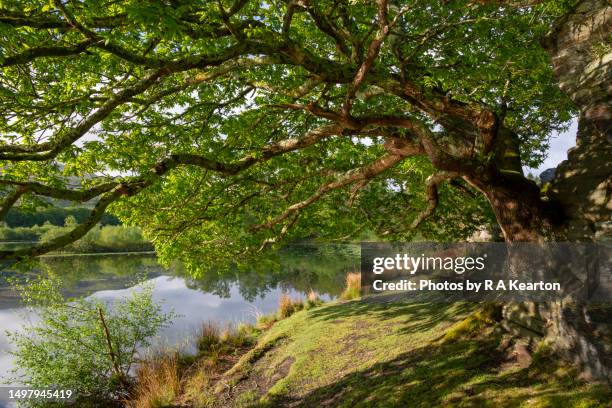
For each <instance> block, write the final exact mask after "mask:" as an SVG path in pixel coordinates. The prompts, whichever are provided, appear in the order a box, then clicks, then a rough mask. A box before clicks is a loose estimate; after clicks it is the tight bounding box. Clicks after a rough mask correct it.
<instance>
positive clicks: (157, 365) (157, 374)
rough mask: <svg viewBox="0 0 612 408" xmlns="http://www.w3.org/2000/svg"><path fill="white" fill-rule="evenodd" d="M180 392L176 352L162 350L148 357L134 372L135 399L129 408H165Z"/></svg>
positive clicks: (129, 404)
mask: <svg viewBox="0 0 612 408" xmlns="http://www.w3.org/2000/svg"><path fill="white" fill-rule="evenodd" d="M180 391H181V378H180V369H179V356H178V353H177V352H176V351H172V350H164V351H159V352H156V353H155V354H153V355H151V356H148V358H147V359H145V360H144V361H143V362H142V363H140V364H139V366H138V369H137V370H136V386H135V388H134V395H135V398H133V399H132V401H130V402H129V403H128V406H129V407H130V408H155V407H166V406H169V405H170V404H172V402H173V401H174V400H175V399H176V397H177V396H178V395H179V393H180Z"/></svg>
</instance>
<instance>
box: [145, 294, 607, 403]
mask: <svg viewBox="0 0 612 408" xmlns="http://www.w3.org/2000/svg"><path fill="white" fill-rule="evenodd" d="M286 303H287V302H286V301H285V304H286ZM298 309H301V310H298ZM305 309H308V310H305ZM293 312H294V313H293V314H292V315H291V316H289V317H287V318H282V317H283V312H282V311H279V313H278V314H276V316H275V317H273V318H270V317H269V318H268V319H267V320H266V319H264V320H266V321H267V324H266V325H265V327H269V328H268V329H265V327H261V328H262V329H263V331H261V332H259V330H258V329H254V330H256V331H257V334H256V335H255V337H256V340H252V341H253V346H252V347H250V348H249V349H248V351H247V350H246V349H244V348H237V349H235V350H237V352H236V353H234V354H232V356H233V361H235V364H233V365H232V366H231V368H227V369H226V367H224V368H223V369H222V370H217V371H215V373H214V375H208V377H207V378H208V380H207V381H206V385H205V386H203V387H201V388H200V389H199V392H198V391H197V387H196V389H194V388H193V387H191V388H190V391H189V393H190V395H199V396H200V398H201V401H200V403H198V404H196V403H194V402H193V401H194V400H193V398H192V399H191V402H186V401H187V400H188V399H186V398H185V393H186V392H185V391H182V394H181V391H180V390H178V391H177V395H176V396H175V398H174V399H173V401H172V402H171V401H167V404H166V405H164V404H161V405H139V406H140V407H146V406H201V407H232V406H233V407H285V406H287V407H288V406H291V407H318V406H330V407H372V406H376V407H396V406H410V407H437V406H461V407H488V406H491V407H493V406H495V407H604V406H609V405H607V404H608V402H609V401H610V400H611V398H612V393H611V392H610V389H609V388H608V387H606V386H603V385H597V384H589V383H586V382H584V381H581V380H580V379H578V378H577V376H576V375H575V372H574V370H573V369H572V368H571V367H568V366H565V365H563V364H562V363H560V362H559V361H557V359H555V358H552V357H550V356H549V355H548V354H547V352H546V351H545V350H540V351H539V352H536V353H535V354H533V356H530V355H529V354H526V353H523V352H522V350H523V348H522V346H521V344H520V342H519V343H517V344H515V343H514V342H513V341H510V339H509V338H507V337H505V336H504V335H503V333H502V331H501V330H499V329H498V327H497V326H496V324H495V322H494V320H492V319H491V318H490V316H488V315H487V314H486V313H482V312H475V311H474V306H473V305H466V304H442V303H438V304H416V303H412V304H407V303H393V304H374V303H365V302H360V301H349V302H333V303H329V304H325V305H322V306H315V307H310V308H305V307H303V306H302V307H301V308H300V307H298V308H295V307H294V310H293ZM268 320H271V321H272V323H270V321H268ZM251 333H254V332H251ZM221 371H222V372H221ZM196 375H201V374H198V370H195V371H191V372H187V373H186V374H185V375H184V376H183V377H180V376H179V380H178V382H177V383H178V384H193V380H192V378H193V377H194V376H196Z"/></svg>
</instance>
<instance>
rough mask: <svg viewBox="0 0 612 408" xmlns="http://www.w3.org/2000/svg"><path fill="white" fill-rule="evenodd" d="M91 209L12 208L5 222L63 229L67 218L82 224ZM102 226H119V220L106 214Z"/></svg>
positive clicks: (15, 224) (13, 226) (101, 222)
mask: <svg viewBox="0 0 612 408" xmlns="http://www.w3.org/2000/svg"><path fill="white" fill-rule="evenodd" d="M89 213H90V209H88V208H85V207H66V208H58V207H51V208H41V209H38V210H37V211H36V212H30V211H24V210H20V209H19V208H12V209H11V210H9V212H8V214H7V215H6V217H5V219H4V222H5V223H6V226H7V227H10V228H16V227H33V226H36V225H43V224H45V223H48V224H51V225H55V226H58V227H63V226H64V225H65V224H66V218H67V217H69V216H72V217H74V219H75V220H76V221H77V223H78V224H80V223H82V222H83V221H85V220H86V219H87V217H88V216H89ZM100 224H102V225H119V224H121V223H120V221H119V219H118V218H117V217H115V216H114V215H111V214H104V215H103V216H102V218H101V220H100Z"/></svg>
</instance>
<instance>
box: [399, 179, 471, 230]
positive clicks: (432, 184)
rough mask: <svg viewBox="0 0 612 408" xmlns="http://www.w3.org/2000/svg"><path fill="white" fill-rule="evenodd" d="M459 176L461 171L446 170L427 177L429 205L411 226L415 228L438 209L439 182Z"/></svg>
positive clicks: (426, 187) (426, 190)
mask: <svg viewBox="0 0 612 408" xmlns="http://www.w3.org/2000/svg"><path fill="white" fill-rule="evenodd" d="M459 176H460V174H459V173H454V172H445V171H444V172H440V173H435V174H432V175H431V176H429V177H428V178H427V182H426V186H425V192H426V193H427V207H426V208H425V210H424V211H423V212H422V213H421V214H419V215H418V216H417V217H416V218H415V219H414V221H413V222H412V225H411V226H410V228H412V229H414V228H416V227H418V226H419V225H420V224H421V223H422V222H423V221H425V220H426V219H427V218H429V217H431V216H432V215H433V214H434V212H435V211H436V207H437V206H438V200H439V197H438V184H440V183H441V182H443V181H444V180H448V179H453V178H455V177H459Z"/></svg>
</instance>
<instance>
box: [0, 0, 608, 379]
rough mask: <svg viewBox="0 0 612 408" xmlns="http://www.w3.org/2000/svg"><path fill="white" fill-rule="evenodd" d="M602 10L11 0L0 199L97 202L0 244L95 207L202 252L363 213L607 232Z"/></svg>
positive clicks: (336, 223)
mask: <svg viewBox="0 0 612 408" xmlns="http://www.w3.org/2000/svg"><path fill="white" fill-rule="evenodd" d="M611 16H612V11H611V8H610V6H609V5H608V3H607V2H606V1H605V0H582V1H579V2H573V1H570V2H568V1H543V2H541V1H521V0H516V1H501V0H499V1H476V0H463V1H437V0H411V1H392V0H376V1H367V0H320V1H315V0H271V1H252V0H235V1H228V0H218V1H201V0H184V1H183V0H181V1H172V0H166V1H162V0H149V1H144V2H143V1H136V0H134V1H127V0H125V1H106V0H85V1H78V2H77V1H71V0H66V1H49V2H47V1H44V2H43V1H35V0H32V1H26V0H20V1H15V0H9V1H4V2H3V3H2V8H1V9H0V112H1V113H2V115H1V117H0V169H1V170H0V172H1V176H0V191H1V193H2V201H1V203H0V216H1V217H3V216H4V215H6V213H7V212H8V211H9V209H10V208H12V207H13V206H15V205H18V206H21V207H27V206H30V207H35V206H36V205H38V203H40V200H41V199H48V198H54V199H62V200H70V201H74V202H86V201H89V200H93V199H95V200H96V201H95V202H96V204H95V207H94V208H93V210H92V212H91V215H90V217H89V218H88V219H87V220H86V221H85V222H84V223H82V224H80V225H78V226H76V227H75V228H74V229H73V230H71V231H70V232H69V233H67V234H66V235H63V236H60V237H57V238H56V239H54V240H51V241H49V242H45V243H41V244H39V245H36V246H33V247H31V248H25V249H19V250H11V251H0V259H5V260H6V259H19V258H23V257H28V256H33V255H34V256H35V255H40V254H43V253H46V252H49V251H52V250H54V249H57V248H60V247H61V246H64V245H66V244H68V243H70V242H72V241H74V240H77V239H79V238H80V237H82V236H83V235H84V234H85V233H87V231H88V230H90V229H91V228H93V227H94V226H95V225H96V224H97V222H98V221H99V220H100V218H101V216H102V214H103V213H104V212H105V211H107V210H111V211H112V212H114V213H116V214H118V215H120V216H121V217H122V218H123V220H124V221H126V222H132V223H136V224H138V225H142V226H143V227H144V228H145V229H146V231H147V232H148V234H149V236H150V237H151V239H152V240H153V241H154V243H155V245H156V248H157V250H158V253H159V255H160V257H161V259H162V260H164V259H165V260H168V259H172V258H176V257H178V258H181V259H182V260H184V261H185V262H186V264H187V266H188V267H190V268H191V269H192V270H193V271H196V272H197V271H199V270H203V269H205V267H206V266H209V265H211V264H213V263H216V262H219V261H220V260H221V259H228V258H229V259H232V260H238V261H239V260H241V259H243V258H246V257H249V256H252V255H253V254H254V253H256V252H257V251H259V250H262V249H265V248H266V247H267V246H269V245H274V244H277V243H279V242H281V241H282V240H283V239H285V240H288V239H292V238H296V237H305V236H313V235H316V236H318V237H321V238H328V239H342V238H346V237H351V236H355V235H357V234H359V232H360V231H362V230H370V231H375V232H377V233H378V234H379V236H381V237H390V238H394V239H412V238H414V237H415V236H417V237H419V238H425V239H444V240H447V241H448V240H451V239H460V238H464V237H466V236H468V235H469V234H470V233H471V232H473V230H474V228H476V227H477V226H479V225H483V224H487V223H489V222H491V221H493V220H494V221H496V222H497V223H498V224H499V226H500V227H501V230H502V232H503V236H504V238H505V240H506V241H509V242H513V241H533V242H544V241H549V240H592V239H595V238H596V237H598V236H605V235H606V234H609V233H610V229H609V223H610V211H612V208H611V207H610V178H611V174H612V170H611V165H612V161H611V160H610V158H611V157H612V155H611V154H610V153H611V150H610V149H611V148H610V137H611V135H610V112H611V108H610V96H609V95H610V83H611V81H610V79H611V70H610V55H611V53H610V28H611V27H610V25H611V21H612V17H611ZM572 116H578V117H579V134H578V146H577V147H576V148H575V149H574V150H573V151H572V152H571V153H570V155H569V159H568V161H566V162H564V163H563V165H562V166H560V168H559V169H558V170H557V179H556V180H555V181H554V182H553V183H552V184H551V185H549V186H547V189H546V190H545V191H541V189H540V187H538V185H536V184H535V183H534V182H533V181H532V180H530V179H528V178H527V177H525V175H524V173H523V166H526V165H527V166H532V167H533V166H536V165H537V164H539V163H541V161H542V159H543V157H544V156H545V154H546V150H547V146H548V141H549V138H550V136H551V135H552V134H553V133H554V132H555V131H559V130H562V129H564V128H566V127H567V125H568V123H569V120H570V119H571V117H572ZM92 175H95V176H92ZM70 176H77V177H80V178H81V179H82V180H83V181H82V185H77V186H75V185H74V183H73V182H72V181H73V180H74V177H70ZM71 180H72V181H71ZM556 313H557V315H559V316H561V315H563V313H562V311H557V312H556ZM563 330H565V329H563ZM563 330H562V329H558V330H557V333H560V332H562V331H563ZM566 332H567V330H566ZM572 347H575V345H569V346H568V347H567V348H572ZM589 347H590V346H589ZM589 347H587V349H588V350H596V349H597V348H596V347H595V349H593V348H589ZM589 353H590V352H589ZM587 354H588V353H587ZM589 356H590V354H589ZM589 356H587V357H586V359H587V360H588V358H591V357H589ZM602 358H604V357H602ZM596 359H597V362H598V363H597V364H600V363H601V361H600V360H601V359H599V357H598V358H596ZM604 360H605V358H604ZM602 361H603V360H602ZM601 364H603V365H604V366H605V365H606V363H605V361H604V362H603V363H601ZM601 364H600V365H601ZM600 371H601V370H600ZM604 371H605V370H604Z"/></svg>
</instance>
